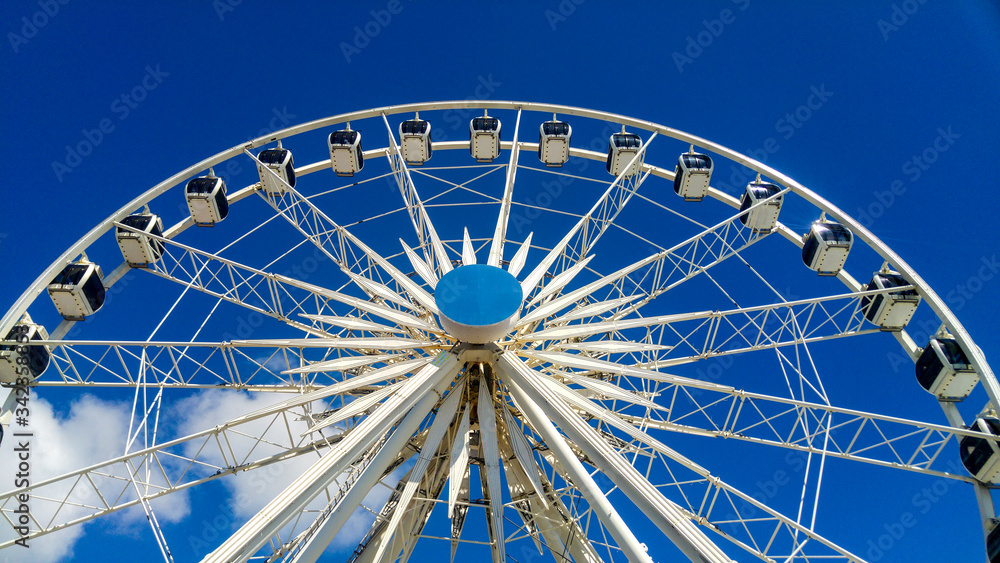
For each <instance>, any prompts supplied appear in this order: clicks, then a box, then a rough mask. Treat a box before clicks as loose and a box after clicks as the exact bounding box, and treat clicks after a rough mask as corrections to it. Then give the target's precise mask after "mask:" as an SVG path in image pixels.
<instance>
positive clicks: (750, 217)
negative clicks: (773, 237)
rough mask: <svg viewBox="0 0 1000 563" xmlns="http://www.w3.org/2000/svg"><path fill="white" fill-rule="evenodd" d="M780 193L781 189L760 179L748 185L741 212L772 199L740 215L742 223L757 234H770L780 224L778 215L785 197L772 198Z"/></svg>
mask: <svg viewBox="0 0 1000 563" xmlns="http://www.w3.org/2000/svg"><path fill="white" fill-rule="evenodd" d="M780 191H781V188H780V187H778V186H777V185H775V184H769V183H767V182H761V181H760V180H759V179H758V180H757V181H754V182H750V183H749V184H747V189H746V191H745V192H743V197H741V198H740V211H746V210H748V209H750V208H751V207H753V206H754V205H757V204H758V203H760V202H762V201H764V200H765V199H768V198H772V199H771V200H770V201H768V202H767V203H765V204H763V205H760V206H758V207H755V208H754V209H751V210H750V211H749V212H747V213H744V214H743V215H740V221H741V222H742V223H743V224H744V225H746V226H747V227H749V228H751V229H753V231H754V232H755V233H769V232H771V231H773V230H774V227H775V226H777V224H778V213H780V212H781V204H782V200H783V199H784V197H785V196H784V195H779V196H777V197H772V196H774V195H775V194H777V193H778V192H780Z"/></svg>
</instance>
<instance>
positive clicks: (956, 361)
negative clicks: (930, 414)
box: [916, 336, 979, 401]
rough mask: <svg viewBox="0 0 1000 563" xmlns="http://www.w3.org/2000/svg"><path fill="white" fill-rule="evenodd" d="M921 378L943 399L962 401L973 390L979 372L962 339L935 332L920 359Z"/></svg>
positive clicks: (977, 380)
mask: <svg viewBox="0 0 1000 563" xmlns="http://www.w3.org/2000/svg"><path fill="white" fill-rule="evenodd" d="M916 372H917V381H918V382H919V383H920V386H921V387H923V388H924V389H926V390H927V391H928V392H930V393H933V394H934V395H936V396H937V397H938V399H940V400H942V401H961V400H962V399H964V398H966V397H968V396H969V393H972V389H973V388H975V386H976V383H978V382H979V376H978V375H976V371H975V370H974V369H972V365H971V364H970V363H969V358H968V356H966V355H965V352H964V351H962V347H961V346H959V345H958V342H957V341H956V340H955V339H954V338H951V337H948V336H932V337H931V338H930V341H929V342H928V343H927V347H926V348H924V350H923V352H921V353H920V357H919V358H918V359H917V368H916Z"/></svg>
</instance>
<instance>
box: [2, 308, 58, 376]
mask: <svg viewBox="0 0 1000 563" xmlns="http://www.w3.org/2000/svg"><path fill="white" fill-rule="evenodd" d="M20 335H24V336H20ZM25 338H27V340H48V339H49V333H48V332H46V330H45V327H43V326H42V325H39V324H35V323H33V322H31V317H29V316H28V314H27V313H25V314H24V316H23V317H22V318H21V321H20V322H18V323H17V324H16V325H14V328H12V329H11V331H10V332H8V333H7V337H6V338H5V339H4V340H7V341H17V342H18V343H19V344H4V345H3V346H0V382H2V383H16V382H17V378H18V377H27V378H28V380H29V381H34V380H36V379H38V376H40V375H42V373H44V372H45V369H46V368H47V367H49V357H50V353H49V350H48V348H46V347H45V346H23V343H24V342H25ZM19 358H25V359H22V360H19Z"/></svg>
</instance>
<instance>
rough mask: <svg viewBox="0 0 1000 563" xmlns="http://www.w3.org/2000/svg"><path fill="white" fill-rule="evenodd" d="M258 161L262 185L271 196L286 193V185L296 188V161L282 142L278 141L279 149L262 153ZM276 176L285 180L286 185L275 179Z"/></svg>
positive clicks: (266, 150) (258, 156)
mask: <svg viewBox="0 0 1000 563" xmlns="http://www.w3.org/2000/svg"><path fill="white" fill-rule="evenodd" d="M257 160H258V161H259V162H258V164H257V174H258V175H260V185H261V187H263V188H264V191H265V192H267V193H268V194H269V195H281V194H283V193H285V183H287V184H288V185H289V186H291V187H293V188H294V187H295V161H294V160H292V151H290V150H288V149H286V148H283V147H282V146H281V141H278V147H277V148H273V149H264V150H262V151H260V154H258V155H257ZM267 169H270V170H271V171H273V172H274V174H271V173H270V172H268V171H267ZM275 175H277V176H278V178H281V179H282V180H284V183H283V182H281V181H279V180H278V178H275V177H274V176H275Z"/></svg>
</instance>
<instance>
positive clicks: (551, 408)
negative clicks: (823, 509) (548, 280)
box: [500, 353, 857, 561]
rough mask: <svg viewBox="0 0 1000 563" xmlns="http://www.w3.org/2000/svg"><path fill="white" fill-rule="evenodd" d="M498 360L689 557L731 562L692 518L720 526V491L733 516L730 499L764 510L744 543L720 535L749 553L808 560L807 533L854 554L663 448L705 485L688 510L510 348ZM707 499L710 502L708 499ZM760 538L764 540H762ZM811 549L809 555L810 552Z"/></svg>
mask: <svg viewBox="0 0 1000 563" xmlns="http://www.w3.org/2000/svg"><path fill="white" fill-rule="evenodd" d="M500 362H501V365H502V366H503V372H504V374H505V375H506V376H507V377H508V378H509V379H510V380H512V381H514V384H515V385H516V386H518V387H520V388H521V390H522V391H524V392H525V393H526V394H527V395H528V396H529V397H531V395H534V396H535V398H534V401H535V403H536V404H538V405H539V406H540V407H541V408H542V409H543V410H544V411H545V414H546V415H547V417H548V418H549V419H550V420H552V421H553V422H555V423H556V424H558V425H559V426H560V428H562V429H563V431H564V432H566V433H567V435H568V436H569V437H570V439H572V440H573V441H574V442H575V443H576V444H577V445H578V446H579V447H580V449H581V450H582V451H583V453H584V454H585V455H587V456H588V457H589V458H590V459H592V460H595V462H596V463H597V464H598V465H599V466H600V469H601V471H602V472H604V473H605V474H606V475H608V476H609V477H610V478H611V480H612V481H613V482H614V483H615V484H616V485H617V486H618V488H619V489H621V491H622V492H623V493H625V494H626V496H628V497H629V498H630V499H631V500H632V501H633V502H634V503H636V505H637V506H638V507H639V508H640V509H642V510H643V512H645V513H646V515H647V516H648V517H649V518H650V519H651V520H652V521H653V522H654V523H655V524H656V525H657V526H658V527H659V528H660V529H661V531H663V532H664V534H666V535H667V536H668V537H670V538H671V540H672V541H674V543H675V545H677V546H678V547H679V548H681V550H682V551H684V552H685V553H686V554H688V556H689V557H691V558H694V557H703V558H705V559H706V560H709V561H729V558H728V557H727V556H726V555H725V554H724V553H723V552H722V551H721V550H719V548H718V547H717V546H716V545H715V544H714V543H712V542H711V541H710V540H709V539H708V538H707V537H706V536H705V535H704V534H703V533H702V532H701V531H700V529H699V528H697V527H695V526H694V524H693V523H692V520H698V521H702V520H703V519H704V520H707V521H708V522H710V523H712V524H716V525H718V524H717V523H716V522H713V520H712V516H713V511H714V510H719V507H717V506H716V501H717V500H719V497H720V496H721V495H724V496H725V498H726V499H728V500H729V501H730V502H729V503H728V504H730V505H731V508H732V509H733V510H735V511H736V514H737V515H739V514H741V513H740V511H739V510H740V507H737V506H736V501H735V500H734V499H739V500H740V501H741V502H747V503H750V504H752V505H753V507H754V511H758V510H759V511H764V512H766V513H767V516H766V517H765V518H760V517H757V518H756V519H750V518H742V517H740V521H741V523H742V525H743V526H744V528H745V529H746V530H747V532H748V537H747V542H748V543H747V542H743V543H741V541H740V540H738V539H736V538H735V537H734V535H729V534H725V533H723V534H721V535H723V537H725V538H726V539H730V540H731V541H735V543H737V545H741V547H744V549H748V550H749V551H751V553H755V554H757V553H760V554H762V555H765V556H772V554H773V553H782V551H780V550H783V549H786V548H787V549H789V550H790V551H789V554H783V556H786V557H789V558H796V557H798V558H801V559H808V557H809V556H810V555H809V554H806V553H805V552H804V551H803V550H802V549H801V546H800V545H799V544H800V543H802V542H801V541H800V540H799V537H800V535H801V536H802V537H806V538H808V540H812V545H816V544H819V545H820V546H821V548H823V549H826V550H829V552H832V553H834V554H837V555H838V556H839V558H842V559H845V560H848V561H850V560H854V559H857V557H856V556H854V555H853V554H851V553H850V552H847V551H845V550H843V549H842V548H840V547H839V546H837V545H835V544H833V543H831V542H829V541H828V540H826V539H825V538H822V537H821V536H819V535H817V534H815V533H813V532H812V531H810V530H808V529H806V528H804V527H802V526H800V525H799V524H797V523H796V522H794V521H793V520H791V519H789V518H787V517H785V516H783V515H781V514H780V513H777V512H775V511H774V510H772V509H771V508H770V507H767V506H766V505H764V504H762V503H760V502H758V501H756V500H754V499H753V498H752V497H750V496H749V495H746V494H745V493H742V492H740V491H738V490H737V489H735V488H733V487H731V486H730V485H728V484H726V483H724V482H723V481H721V480H720V479H718V478H717V477H715V476H712V475H711V474H710V473H709V472H708V471H707V470H705V469H703V468H702V467H700V466H699V465H697V464H695V463H693V462H692V461H690V460H689V459H687V458H685V457H684V456H681V455H680V454H678V453H677V452H675V451H672V450H670V451H669V452H664V453H661V454H660V456H661V457H662V458H663V459H664V460H669V461H670V462H671V463H672V464H675V465H676V466H677V467H676V468H675V469H674V470H672V471H671V475H675V474H677V473H678V472H679V471H682V470H686V471H688V472H691V473H694V474H695V475H697V476H698V477H696V478H695V481H700V482H701V483H703V486H704V489H703V491H702V492H701V493H696V494H693V495H690V496H689V497H688V499H687V501H686V504H687V505H688V507H689V508H688V509H684V508H682V507H681V506H678V505H677V504H675V503H673V502H671V501H670V500H668V499H667V498H666V497H664V496H663V493H662V492H661V491H660V489H659V488H658V487H657V486H654V485H653V484H652V483H650V482H649V481H648V480H647V479H646V478H645V477H643V476H642V475H641V474H640V473H639V472H638V471H637V469H636V468H635V467H633V466H632V465H631V464H629V463H628V462H627V461H626V460H625V459H624V457H623V456H622V455H621V454H620V453H619V452H618V451H616V450H615V449H614V448H613V447H612V446H611V445H610V444H609V443H608V442H607V441H606V440H605V439H603V438H602V437H601V435H600V434H599V433H597V431H596V430H595V429H594V428H592V427H591V426H590V425H588V424H586V423H585V422H583V420H581V419H580V418H579V416H578V415H576V414H575V413H574V412H573V410H572V409H571V408H570V407H569V406H568V405H567V404H566V403H565V402H563V401H562V399H560V397H559V395H557V394H555V393H553V392H552V391H551V390H550V389H549V388H548V386H547V385H546V384H545V383H544V382H543V381H542V379H541V376H540V375H539V374H538V373H536V372H534V371H533V370H531V369H530V368H528V367H527V366H526V365H524V364H523V363H521V362H520V361H519V360H517V358H516V357H514V356H511V355H510V354H509V353H505V354H503V355H501V359H500ZM525 387H527V389H525ZM674 479H676V477H675V478H674ZM692 482H693V481H692V480H690V479H689V480H685V481H684V483H685V487H680V482H678V481H675V482H674V483H672V484H670V485H668V486H667V488H668V489H673V488H675V487H680V488H681V489H684V488H687V489H690V488H692V487H691V484H692ZM699 488H700V486H699ZM696 490H697V489H696ZM686 496H687V495H686ZM691 499H695V500H696V502H693V501H692V500H691ZM710 500H711V502H709V501H710ZM728 508H729V507H727V509H728ZM692 509H693V510H692ZM751 527H752V528H754V533H750V530H749V528H751ZM708 528H709V529H711V530H713V531H716V532H717V533H718V531H719V529H721V528H716V527H715V526H712V525H709V526H708ZM758 529H759V530H758ZM780 532H784V533H783V534H782V535H784V536H785V537H786V538H787V539H788V541H789V542H790V546H788V545H784V542H775V541H774V540H775V537H776V534H779V533H780ZM755 534H756V535H755ZM763 538H768V539H767V540H766V541H765V540H763ZM808 540H807V541H808ZM778 544H781V545H780V547H779V545H778ZM761 550H763V551H761ZM809 553H810V554H812V552H811V551H810V552H809Z"/></svg>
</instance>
